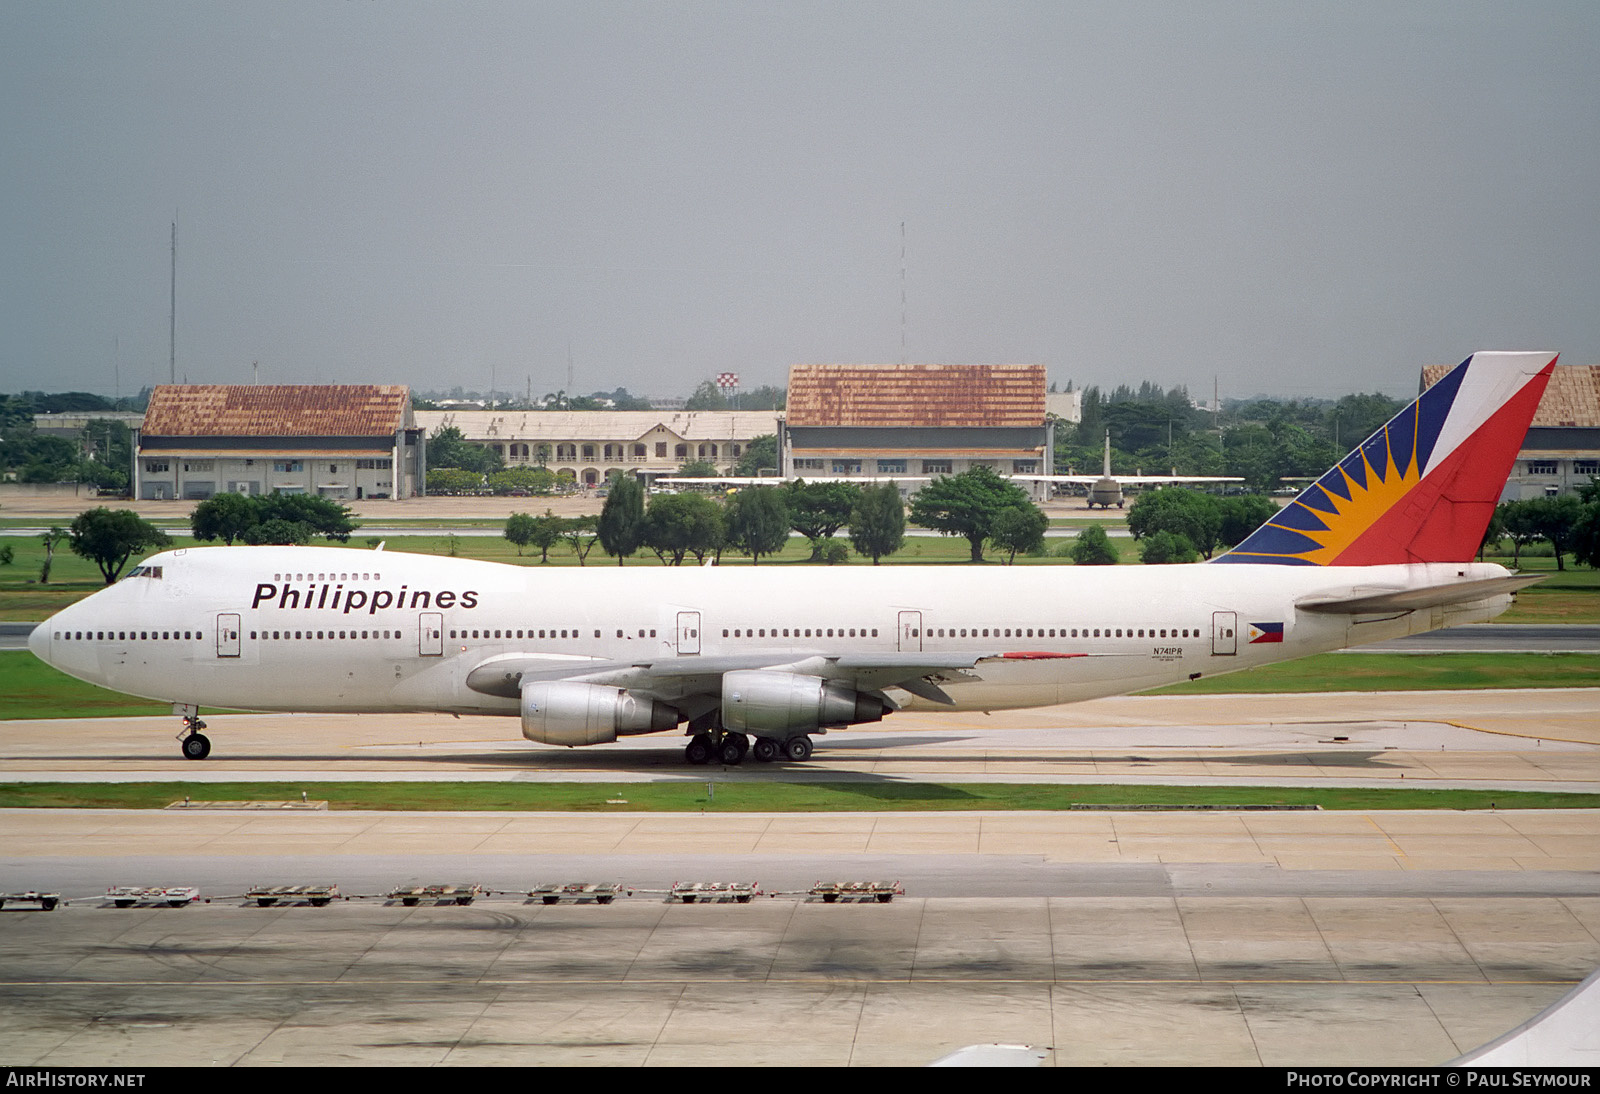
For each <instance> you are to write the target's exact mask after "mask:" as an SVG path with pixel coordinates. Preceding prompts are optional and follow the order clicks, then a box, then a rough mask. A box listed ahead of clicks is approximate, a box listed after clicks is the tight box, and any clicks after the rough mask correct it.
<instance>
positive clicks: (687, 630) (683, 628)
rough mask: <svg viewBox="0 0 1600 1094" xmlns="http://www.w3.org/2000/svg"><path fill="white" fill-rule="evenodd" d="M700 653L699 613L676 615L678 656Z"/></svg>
mask: <svg viewBox="0 0 1600 1094" xmlns="http://www.w3.org/2000/svg"><path fill="white" fill-rule="evenodd" d="M699 652H700V613H699V612H679V613H678V656H680V657H681V656H683V655H684V654H697V653H699Z"/></svg>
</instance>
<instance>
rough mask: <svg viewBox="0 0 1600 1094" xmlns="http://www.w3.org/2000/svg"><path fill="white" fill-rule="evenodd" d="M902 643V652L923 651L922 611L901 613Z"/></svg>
mask: <svg viewBox="0 0 1600 1094" xmlns="http://www.w3.org/2000/svg"><path fill="white" fill-rule="evenodd" d="M899 641H900V644H899V649H900V652H901V653H921V652H922V613H921V612H901V613H900V640H899Z"/></svg>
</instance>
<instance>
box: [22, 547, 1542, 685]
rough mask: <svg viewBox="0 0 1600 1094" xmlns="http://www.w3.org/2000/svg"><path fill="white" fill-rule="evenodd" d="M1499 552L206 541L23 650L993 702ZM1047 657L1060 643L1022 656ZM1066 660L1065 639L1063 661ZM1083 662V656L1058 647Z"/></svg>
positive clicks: (1300, 640)
mask: <svg viewBox="0 0 1600 1094" xmlns="http://www.w3.org/2000/svg"><path fill="white" fill-rule="evenodd" d="M1505 573H1506V571H1505V570H1504V569H1502V568H1501V567H1499V566H1493V565H1482V564H1427V565H1420V564H1419V565H1412V566H1371V567H1359V568H1339V567H1314V566H1271V565H1259V566H1258V565H1209V564H1199V565H1191V566H1138V567H1133V566H1115V567H1111V566H1108V567H1075V566H1074V567H1068V566H1037V567H1035V566H1030V567H1002V566H988V567H979V566H948V567H947V566H940V567H923V566H884V567H867V566H850V567H809V566H808V567H798V566H762V567H745V566H738V567H696V568H661V567H655V566H634V567H624V568H619V567H615V566H595V567H587V568H582V569H573V568H561V569H557V568H553V567H549V568H547V567H542V566H509V565H502V564H497V563H489V562H477V561H469V560H463V559H452V558H438V557H433V556H428V555H414V554H403V553H398V552H381V551H380V552H361V551H352V550H345V549H338V548H314V547H216V548H199V549H190V550H177V551H169V552H164V553H162V554H160V555H156V556H154V557H152V558H150V559H148V560H147V561H146V562H145V563H144V564H143V565H142V566H140V567H139V568H138V570H137V571H136V574H135V576H129V577H126V578H124V579H123V580H122V581H120V582H119V583H118V584H116V585H114V586H112V587H110V588H108V589H105V590H103V591H102V592H99V593H97V594H95V595H94V596H92V597H89V598H88V599H86V600H84V601H81V602H80V603H78V604H76V605H73V606H71V607H69V608H66V609H64V610H63V611H61V612H59V613H57V614H56V615H55V616H54V617H52V618H51V619H50V620H48V621H47V622H46V623H44V624H41V625H40V627H39V628H38V630H37V631H36V632H35V634H34V636H33V638H32V639H31V640H30V648H32V649H33V650H34V652H35V653H37V654H38V655H39V656H40V657H41V658H42V659H43V660H45V661H47V662H49V663H50V664H52V665H54V666H56V667H57V668H59V669H61V670H62V671H64V672H67V673H69V674H70V675H72V676H76V677H78V678H80V679H83V680H87V681H90V682H92V683H96V684H100V685H103V686H105V687H108V688H112V689H114V690H116V691H120V692H126V693H129V694H133V695H142V696H147V697H150V698H154V699H161V700H166V701H171V702H173V703H180V704H194V705H196V706H204V707H231V708H238V709H249V710H282V711H448V712H456V713H483V714H506V715H514V714H516V713H517V712H518V702H517V700H516V699H514V698H504V697H497V696H494V695H486V694H480V693H479V692H477V691H473V690H472V689H470V688H468V687H467V685H466V678H467V675H468V673H469V672H471V670H472V669H473V668H475V667H477V666H479V665H480V664H482V663H483V662H484V661H485V660H486V659H488V658H490V657H494V656H497V655H505V654H520V655H527V656H532V657H536V658H539V659H541V660H544V659H548V662H549V664H550V665H551V666H552V667H556V668H561V667H564V666H566V665H568V664H570V665H571V667H572V670H573V674H574V675H577V674H581V672H582V671H583V666H584V665H585V664H586V663H588V662H590V661H594V662H597V663H598V662H606V663H615V662H619V661H620V662H644V661H652V662H659V661H661V660H662V659H675V658H694V657H699V658H706V659H709V658H713V657H717V656H720V655H746V656H748V655H756V656H758V657H759V658H761V659H762V660H763V662H764V661H765V660H767V659H770V662H771V664H773V665H790V664H794V663H795V662H798V661H802V660H804V659H806V658H807V657H818V656H820V657H836V656H841V655H852V654H859V655H869V656H870V655H875V654H890V653H915V652H921V653H927V654H939V653H953V654H959V653H965V652H972V651H976V652H979V653H981V654H982V655H983V656H984V657H985V660H983V661H982V662H981V663H980V664H979V665H978V666H977V668H976V669H975V670H974V671H973V672H971V673H956V674H952V675H951V676H950V677H948V678H945V679H942V680H941V681H940V682H939V686H940V687H942V688H943V690H944V691H945V692H946V693H947V694H948V696H949V697H950V698H951V699H952V700H953V701H954V706H945V705H942V704H935V703H932V702H930V701H929V700H927V699H919V698H916V697H914V696H911V695H909V694H907V693H904V692H899V691H895V692H894V693H893V697H894V699H895V701H896V702H897V703H898V705H900V706H902V707H906V708H921V709H930V710H940V709H942V710H951V709H954V710H998V709H1005V708H1017V707H1032V706H1043V705H1048V704H1053V703H1061V702H1071V701H1074V700H1080V699H1088V698H1093V697H1096V696H1102V695H1112V694H1121V693H1126V692H1132V691H1140V690H1143V689H1146V688H1150V687H1155V686H1158V685H1161V684H1167V683H1172V682H1175V681H1179V680H1184V679H1187V678H1190V677H1193V676H1196V675H1206V676H1210V675H1213V674H1216V673H1220V672H1232V671H1236V670H1239V669H1245V668H1250V667H1253V666H1257V665H1262V664H1267V663H1270V662H1274V661H1283V660H1288V659H1290V658H1295V657H1303V656H1305V655H1307V654H1311V653H1318V652H1324V651H1328V650H1335V649H1341V648H1344V647H1346V646H1351V645H1359V644H1363V643H1366V642H1373V641H1379V640H1382V639H1385V638H1390V637H1394V636H1397V635H1402V634H1410V633H1416V632H1420V631H1425V630H1430V629H1433V628H1436V627H1440V626H1447V625H1451V624H1455V623H1466V622H1478V621H1482V620H1486V619H1489V618H1492V617H1493V616H1495V615H1497V614H1499V613H1500V612H1501V611H1503V610H1504V609H1505V607H1506V606H1507V605H1508V604H1509V603H1510V598H1509V596H1504V595H1501V596H1494V597H1490V598H1487V599H1483V600H1476V601H1473V602H1471V603H1467V604H1462V605H1456V606H1452V607H1449V608H1425V609H1421V610H1416V611H1409V612H1387V613H1384V614H1381V615H1371V616H1350V615H1327V614H1316V613H1311V612H1306V611H1301V610H1297V609H1296V607H1295V604H1296V602H1297V601H1300V600H1302V599H1304V598H1307V597H1312V596H1340V595H1349V594H1351V593H1352V592H1353V591H1359V590H1368V589H1374V588H1381V589H1399V588H1408V587H1414V586H1416V585H1422V584H1437V583H1439V582H1441V581H1451V580H1473V579H1483V578H1490V577H1500V576H1504V575H1505ZM1029 654H1033V655H1047V656H1027V655H1029ZM1049 655H1053V656H1049ZM1062 655H1070V656H1062Z"/></svg>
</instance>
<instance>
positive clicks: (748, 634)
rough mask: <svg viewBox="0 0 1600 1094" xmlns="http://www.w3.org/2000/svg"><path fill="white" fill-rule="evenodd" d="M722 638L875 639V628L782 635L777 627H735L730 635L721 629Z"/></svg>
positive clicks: (790, 631) (813, 629)
mask: <svg viewBox="0 0 1600 1094" xmlns="http://www.w3.org/2000/svg"><path fill="white" fill-rule="evenodd" d="M722 637H724V638H729V637H732V638H778V637H783V638H835V637H837V638H876V637H878V628H877V627H827V628H823V627H784V628H782V635H781V636H780V634H779V628H777V627H735V628H733V633H732V635H729V633H728V628H727V627H724V628H722Z"/></svg>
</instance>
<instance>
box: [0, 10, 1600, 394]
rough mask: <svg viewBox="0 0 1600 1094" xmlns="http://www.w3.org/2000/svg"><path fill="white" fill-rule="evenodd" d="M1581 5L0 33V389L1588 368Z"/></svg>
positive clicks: (868, 14) (61, 23)
mask: <svg viewBox="0 0 1600 1094" xmlns="http://www.w3.org/2000/svg"><path fill="white" fill-rule="evenodd" d="M1597 50H1600V4H1596V3H1594V2H1593V0H1571V2H1538V0H1534V2H1518V3H1510V2H1507V3H1471V2H1465V0H1447V2H1429V3H1397V2H1392V0H1385V2H1378V3H1365V2H1353V0H1339V2H1327V3H1291V2H1284V0H1274V2H1262V3H1243V2H1222V0H1219V2H1216V3H1201V2H1179V3H1164V2H1138V0H1133V2H1112V3H1071V2H1054V3H1015V2H1013V3H1007V2H983V3H979V2H970V3H941V2H923V3H874V2H871V0H867V2H859V0H858V2H847V3H804V2H781V3H780V2H748V3H691V2H681V3H668V2H653V3H646V2H614V3H605V2H592V0H590V2H579V3H539V2H518V3H456V2H442V3H441V2H428V3H423V2H413V0H313V2H279V0H275V2H271V3H248V2H246V3H226V4H218V3H213V2H210V0H205V2H195V3H178V2H148V3H141V2H116V3H109V2H81V3H74V2H62V0H45V2H31V0H6V2H5V3H4V4H3V5H0V104H3V109H0V390H7V391H16V390H19V389H21V388H24V387H26V388H43V389H48V390H60V389H68V388H75V389H88V390H94V391H101V392H105V393H108V394H109V393H110V392H111V391H112V389H113V386H114V384H115V383H116V379H115V375H116V370H117V369H118V366H120V386H121V390H122V392H123V393H124V394H128V393H131V392H133V391H136V390H137V389H138V388H139V387H140V386H142V385H144V384H147V383H152V382H164V381H165V379H166V376H167V357H168V350H167V325H168V322H167V315H168V242H169V231H170V228H169V226H170V224H171V222H172V220H173V217H174V215H176V216H177V218H178V221H179V227H178V339H177V355H178V371H179V374H180V379H181V378H182V377H185V376H186V377H187V378H188V379H189V380H190V381H192V382H208V383H210V382H231V383H248V382H249V381H250V378H251V365H252V362H259V364H260V378H261V380H262V381H263V382H279V383H301V382H398V383H409V384H413V385H416V386H419V387H422V388H446V387H449V386H452V385H454V384H458V383H459V384H461V385H463V386H465V387H468V388H486V387H488V385H489V382H490V378H491V375H492V376H493V378H494V380H495V382H496V384H497V386H498V387H499V388H500V389H501V390H515V391H522V390H524V389H525V388H526V386H528V384H529V383H530V377H531V385H532V387H533V389H534V392H535V394H540V393H543V392H546V391H551V390H554V389H556V388H560V387H564V386H565V382H566V371H567V356H568V347H569V345H570V347H571V355H572V360H573V364H574V367H575V377H576V380H575V387H576V388H577V390H579V391H585V392H587V391H592V390H596V389H601V388H603V389H608V390H609V389H611V388H614V387H617V386H619V385H620V386H625V387H627V388H629V389H630V390H631V391H633V392H635V393H640V394H672V393H679V394H682V393H687V392H688V391H689V390H691V389H692V388H693V387H694V385H695V384H696V383H698V382H699V381H701V380H703V379H707V378H710V377H712V376H714V375H715V374H716V373H717V372H719V371H723V370H733V371H737V372H739V373H740V374H741V375H742V377H743V380H744V384H745V386H746V387H753V386H756V385H759V384H764V383H772V384H782V383H784V382H785V377H786V375H787V369H788V366H789V365H790V364H793V363H796V362H816V361H823V362H834V361H840V362H876V361H890V362H892V361H898V360H900V359H901V303H900V301H901V257H900V255H901V228H900V226H901V223H902V222H904V223H905V225H906V230H905V235H906V241H907V268H908V273H907V276H906V294H907V307H906V317H907V323H906V357H907V358H908V359H909V360H912V361H934V362H1041V363H1043V364H1045V365H1046V366H1048V368H1049V372H1050V377H1051V379H1052V380H1054V381H1057V382H1063V383H1064V382H1065V381H1066V380H1068V379H1071V380H1073V381H1074V382H1075V383H1076V384H1078V385H1079V386H1082V385H1085V384H1090V383H1098V384H1101V385H1113V384H1116V383H1120V382H1124V381H1130V382H1138V381H1139V380H1141V379H1150V380H1155V381H1157V382H1160V383H1163V384H1178V383H1183V384H1187V385H1189V387H1190V389H1191V390H1192V391H1194V392H1196V393H1197V394H1199V393H1204V394H1205V395H1207V396H1209V394H1210V389H1211V384H1212V377H1213V375H1218V376H1220V383H1221V387H1222V391H1223V394H1224V395H1225V396H1226V395H1230V394H1232V395H1246V394H1250V393H1253V392H1269V393H1279V394H1310V395H1338V394H1342V393H1344V392H1347V391H1351V390H1357V389H1359V390H1374V389H1378V390H1384V391H1387V392H1390V393H1394V394H1399V393H1403V392H1406V391H1408V390H1414V389H1415V385H1416V378H1417V369H1418V367H1419V366H1420V365H1422V364H1425V363H1430V362H1453V361H1456V360H1459V359H1460V358H1462V357H1464V356H1465V355H1466V354H1467V353H1469V352H1471V351H1472V350H1474V349H1480V348H1484V349H1546V348H1548V349H1552V350H1560V351H1562V353H1563V360H1564V361H1565V362H1567V363H1569V364H1589V363H1594V362H1600V64H1597V63H1596V61H1595V58H1596V55H1597Z"/></svg>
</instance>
